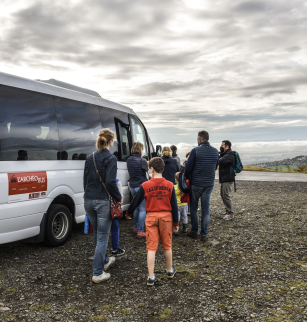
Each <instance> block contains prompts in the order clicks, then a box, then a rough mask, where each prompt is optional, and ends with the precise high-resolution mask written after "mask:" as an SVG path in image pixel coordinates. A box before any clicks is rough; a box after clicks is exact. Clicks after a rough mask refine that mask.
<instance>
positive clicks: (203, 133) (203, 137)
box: [198, 131, 209, 142]
mask: <svg viewBox="0 0 307 322" xmlns="http://www.w3.org/2000/svg"><path fill="white" fill-rule="evenodd" d="M198 137H199V138H200V139H201V140H202V141H205V142H208V141H209V133H208V132H207V131H199V132H198Z"/></svg>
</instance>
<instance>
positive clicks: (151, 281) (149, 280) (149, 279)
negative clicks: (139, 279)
mask: <svg viewBox="0 0 307 322" xmlns="http://www.w3.org/2000/svg"><path fill="white" fill-rule="evenodd" d="M156 281H157V277H156V275H155V276H154V277H153V278H150V277H148V278H147V285H149V286H154V285H155V282H156Z"/></svg>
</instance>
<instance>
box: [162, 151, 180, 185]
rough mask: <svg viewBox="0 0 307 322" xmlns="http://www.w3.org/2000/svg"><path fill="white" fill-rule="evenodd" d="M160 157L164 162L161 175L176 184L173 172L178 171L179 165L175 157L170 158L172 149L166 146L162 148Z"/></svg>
mask: <svg viewBox="0 0 307 322" xmlns="http://www.w3.org/2000/svg"><path fill="white" fill-rule="evenodd" d="M162 159H163V161H164V163H165V167H164V171H163V173H162V177H163V178H165V179H166V180H168V181H170V182H172V183H173V184H176V182H175V174H176V172H179V171H180V167H179V165H178V162H177V160H176V159H173V158H172V151H171V149H170V148H169V147H168V146H165V147H164V148H163V149H162Z"/></svg>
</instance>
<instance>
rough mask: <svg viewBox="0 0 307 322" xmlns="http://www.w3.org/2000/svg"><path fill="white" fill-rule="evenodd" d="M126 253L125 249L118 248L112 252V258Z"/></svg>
mask: <svg viewBox="0 0 307 322" xmlns="http://www.w3.org/2000/svg"><path fill="white" fill-rule="evenodd" d="M125 253H126V251H125V250H124V249H120V248H118V250H112V256H114V257H119V256H123V255H125Z"/></svg>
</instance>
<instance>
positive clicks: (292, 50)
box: [286, 46, 302, 52]
mask: <svg viewBox="0 0 307 322" xmlns="http://www.w3.org/2000/svg"><path fill="white" fill-rule="evenodd" d="M286 50H287V51H289V52H295V51H300V50H302V48H301V47H299V46H292V47H288V48H286Z"/></svg>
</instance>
